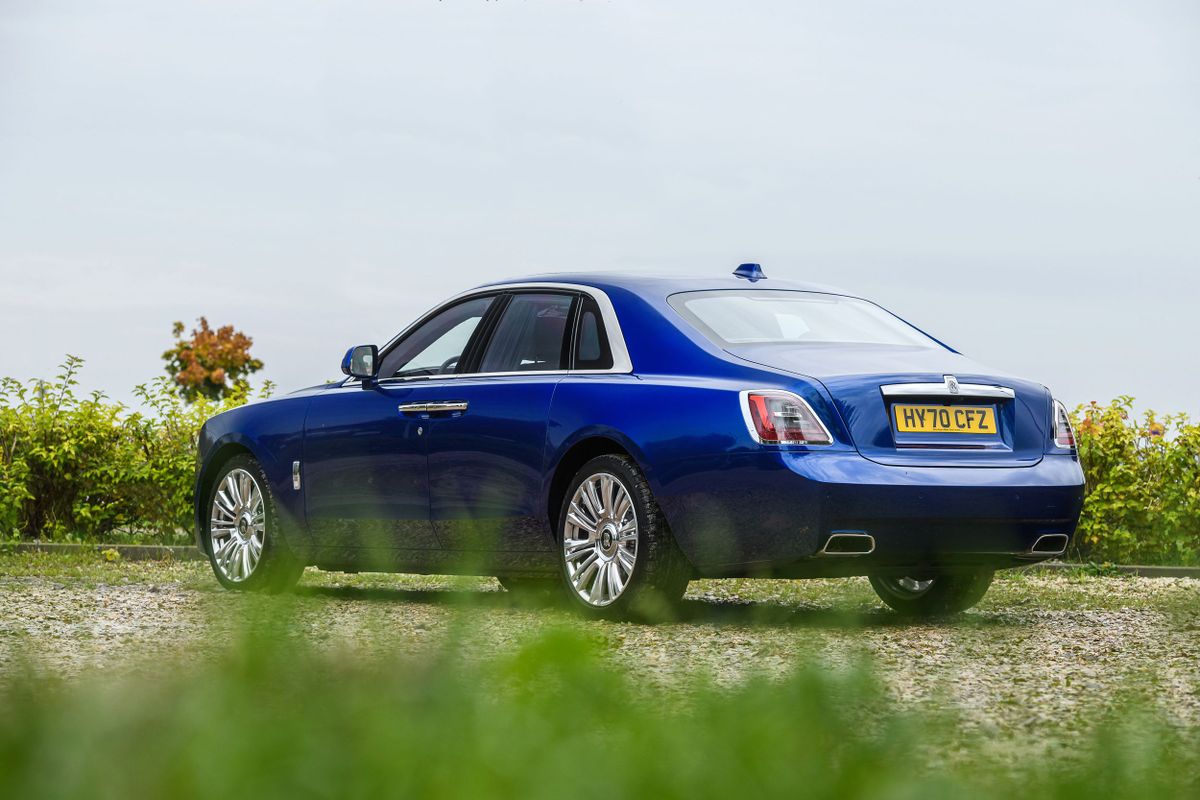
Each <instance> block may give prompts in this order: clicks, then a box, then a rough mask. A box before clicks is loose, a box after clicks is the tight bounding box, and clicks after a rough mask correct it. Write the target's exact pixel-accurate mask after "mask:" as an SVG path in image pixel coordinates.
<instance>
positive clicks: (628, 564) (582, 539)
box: [558, 455, 691, 619]
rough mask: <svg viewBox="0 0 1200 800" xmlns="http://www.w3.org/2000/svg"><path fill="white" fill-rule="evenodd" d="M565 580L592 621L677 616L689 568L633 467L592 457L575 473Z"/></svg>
mask: <svg viewBox="0 0 1200 800" xmlns="http://www.w3.org/2000/svg"><path fill="white" fill-rule="evenodd" d="M558 541H559V545H560V550H559V552H560V561H561V565H562V577H563V581H564V583H565V584H566V588H567V594H568V596H570V598H571V600H572V602H573V604H574V605H575V606H576V607H577V608H578V609H580V610H581V611H582V612H584V613H585V614H587V615H589V616H595V617H608V618H630V617H637V618H641V619H661V618H669V617H671V616H673V615H674V611H675V607H676V605H677V604H678V602H679V600H680V598H682V597H683V592H684V590H685V589H686V588H687V584H688V580H689V578H690V577H691V568H690V566H689V565H688V563H687V560H686V559H685V558H684V556H683V553H682V552H680V550H679V547H678V545H676V544H675V537H674V536H672V534H671V530H670V528H668V527H667V523H666V520H665V519H664V518H663V515H662V512H661V511H660V510H659V508H658V503H657V502H655V500H654V495H653V494H652V493H651V492H650V486H649V484H648V483H647V482H646V479H645V477H644V476H643V475H642V473H641V470H639V469H638V468H637V465H636V464H634V462H633V461H632V460H631V459H629V458H627V457H625V456H618V455H605V456H599V457H597V458H593V459H592V460H591V461H589V462H587V463H586V464H584V465H583V467H582V468H581V469H580V470H579V472H577V473H576V474H575V478H574V479H573V480H572V481H571V484H570V486H569V487H568V488H567V493H566V498H565V499H564V501H563V506H562V510H561V512H560V513H559V521H558Z"/></svg>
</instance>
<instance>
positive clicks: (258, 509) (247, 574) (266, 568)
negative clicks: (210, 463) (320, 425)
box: [205, 455, 304, 592]
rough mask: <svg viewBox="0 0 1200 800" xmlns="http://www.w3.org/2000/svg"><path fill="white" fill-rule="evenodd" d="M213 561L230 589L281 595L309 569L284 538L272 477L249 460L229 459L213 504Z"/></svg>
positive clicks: (209, 543)
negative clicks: (270, 481)
mask: <svg viewBox="0 0 1200 800" xmlns="http://www.w3.org/2000/svg"><path fill="white" fill-rule="evenodd" d="M208 509H209V513H208V520H209V521H208V536H207V541H206V542H205V544H206V545H207V547H206V549H207V550H208V560H209V563H210V564H211V565H212V569H213V573H214V574H215V575H216V576H217V580H218V581H219V582H220V584H221V585H222V586H224V587H225V588H226V589H242V590H259V591H267V592H281V591H285V590H287V589H290V588H291V587H292V586H294V585H295V584H296V581H297V580H299V579H300V573H301V572H303V571H304V564H302V563H300V562H299V561H297V560H296V559H295V558H293V557H292V554H291V552H290V551H289V550H288V547H287V544H286V543H284V542H283V540H282V539H281V538H280V535H279V519H278V515H277V512H276V510H275V498H274V497H272V496H271V490H270V486H269V484H268V483H267V474H266V473H265V472H264V471H263V468H262V466H261V465H260V464H259V463H258V462H257V461H255V460H254V459H253V458H251V457H250V456H249V455H238V456H234V457H233V458H231V459H229V461H228V462H226V464H225V465H224V466H223V467H222V468H221V472H220V474H219V475H218V476H217V479H216V481H214V482H213V486H212V489H211V490H210V491H209V498H208Z"/></svg>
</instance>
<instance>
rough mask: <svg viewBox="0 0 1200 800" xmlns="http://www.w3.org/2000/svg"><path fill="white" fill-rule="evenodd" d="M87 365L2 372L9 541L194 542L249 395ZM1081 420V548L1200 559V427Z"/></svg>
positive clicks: (1104, 554) (0, 438)
mask: <svg viewBox="0 0 1200 800" xmlns="http://www.w3.org/2000/svg"><path fill="white" fill-rule="evenodd" d="M82 364H83V362H82V360H81V359H79V358H75V357H69V358H68V359H67V361H66V363H65V364H63V366H62V372H61V373H60V375H59V376H58V378H57V379H56V380H53V381H31V382H26V383H22V382H20V381H17V380H14V379H12V378H4V379H0V539H41V540H44V541H81V540H82V541H130V540H136V541H151V542H160V543H172V542H177V541H186V540H188V539H189V538H190V533H189V530H190V527H191V518H192V517H191V513H192V512H191V504H192V483H193V479H194V475H195V462H196V434H197V432H198V431H199V429H200V425H201V424H202V423H203V422H204V420H206V419H208V418H209V417H210V416H212V415H214V414H216V413H219V412H220V411H223V410H225V409H227V408H232V407H234V406H238V405H241V404H242V403H245V402H246V401H247V400H249V399H251V398H250V397H249V396H248V392H247V391H245V390H239V391H235V392H234V393H233V394H232V395H231V396H229V397H227V398H225V399H223V400H220V401H214V400H207V399H203V398H202V399H200V400H198V401H196V402H194V403H187V402H185V401H184V400H183V399H182V398H181V397H180V396H179V395H178V394H177V392H176V391H175V387H174V385H173V384H172V383H171V381H170V379H169V378H165V377H164V378H160V379H158V380H156V381H153V382H151V383H149V384H145V385H142V386H139V387H137V389H136V395H137V397H138V398H139V400H141V403H142V405H143V407H144V408H145V409H146V410H145V411H131V410H129V409H127V408H125V407H124V406H122V405H120V404H118V403H114V402H111V401H109V400H108V399H106V398H105V397H104V396H103V395H102V394H99V393H94V394H91V395H89V396H87V397H83V398H80V397H78V396H77V394H76V387H77V385H78V382H77V380H76V376H77V375H78V372H79V369H80V367H81V366H82ZM270 391H271V386H270V384H267V385H266V386H265V387H264V389H263V390H262V391H261V392H260V393H259V396H260V397H265V396H267V395H269V393H270ZM1074 420H1075V425H1076V433H1077V437H1078V440H1079V454H1080V458H1081V460H1082V462H1083V465H1084V471H1085V473H1086V475H1087V500H1086V502H1085V505H1084V513H1083V519H1082V520H1081V522H1080V527H1079V533H1078V535H1077V536H1076V537H1075V542H1074V545H1073V547H1072V553H1071V555H1072V556H1073V557H1074V558H1077V559H1079V560H1084V561H1096V562H1118V563H1140V564H1184V565H1198V564H1200V425H1197V424H1195V423H1192V422H1191V421H1190V420H1189V419H1188V417H1187V416H1186V415H1183V414H1174V415H1169V416H1165V417H1160V416H1158V415H1156V414H1155V413H1154V412H1146V413H1145V414H1143V415H1142V416H1141V417H1140V418H1139V417H1135V415H1134V413H1133V399H1132V398H1130V397H1119V398H1117V399H1116V400H1113V401H1112V402H1111V403H1109V404H1108V405H1099V404H1097V403H1095V402H1093V403H1090V404H1088V405H1085V406H1081V407H1080V408H1078V409H1077V410H1076V411H1075V413H1074Z"/></svg>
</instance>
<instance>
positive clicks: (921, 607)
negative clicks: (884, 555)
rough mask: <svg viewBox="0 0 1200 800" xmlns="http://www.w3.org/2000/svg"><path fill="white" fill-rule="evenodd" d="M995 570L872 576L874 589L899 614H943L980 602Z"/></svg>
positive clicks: (938, 615) (957, 611)
mask: <svg viewBox="0 0 1200 800" xmlns="http://www.w3.org/2000/svg"><path fill="white" fill-rule="evenodd" d="M994 574H995V572H994V571H993V570H990V569H988V570H970V571H963V572H942V573H938V574H936V575H933V576H932V577H929V578H923V579H916V578H909V577H903V576H897V575H872V576H871V578H870V580H871V588H873V589H874V590H875V594H877V595H879V599H880V600H882V601H883V602H884V603H886V604H887V605H888V606H890V607H891V608H892V610H893V611H895V612H897V613H898V614H903V615H905V616H908V617H940V616H948V615H950V614H957V613H959V612H960V611H965V610H967V609H968V608H970V607H971V606H973V605H975V604H976V603H978V602H979V601H980V600H981V599H982V598H983V595H984V593H985V592H987V590H988V587H989V586H991V585H992V577H993V575H994Z"/></svg>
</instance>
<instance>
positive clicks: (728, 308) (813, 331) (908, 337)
mask: <svg viewBox="0 0 1200 800" xmlns="http://www.w3.org/2000/svg"><path fill="white" fill-rule="evenodd" d="M667 302H669V303H670V304H671V307H672V308H674V309H675V310H676V311H678V312H679V313H680V314H681V315H683V317H684V319H686V320H688V322H690V323H692V324H693V325H694V326H696V328H697V329H698V330H699V331H700V332H701V333H703V334H704V335H705V336H707V337H708V338H709V339H711V340H712V341H713V342H714V343H715V344H717V345H718V346H722V347H725V346H730V345H739V344H761V343H787V344H797V343H806V342H815V343H844V344H885V345H907V346H909V347H926V348H940V346H941V345H939V344H938V343H937V342H936V341H934V340H933V339H931V338H929V337H928V336H926V335H925V334H923V333H921V332H920V331H919V330H917V329H916V328H914V327H912V326H911V325H909V324H908V323H906V322H904V321H902V320H900V319H898V318H896V317H895V316H893V315H891V314H889V313H888V312H887V311H884V310H883V309H882V308H880V307H879V306H877V305H875V304H874V303H868V302H867V301H866V300H859V299H857V298H854V297H843V296H840V295H833V294H820V293H817V292H791V291H762V290H750V291H747V290H732V291H715V292H684V293H682V294H677V295H673V296H672V297H670V298H668V301H667Z"/></svg>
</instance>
